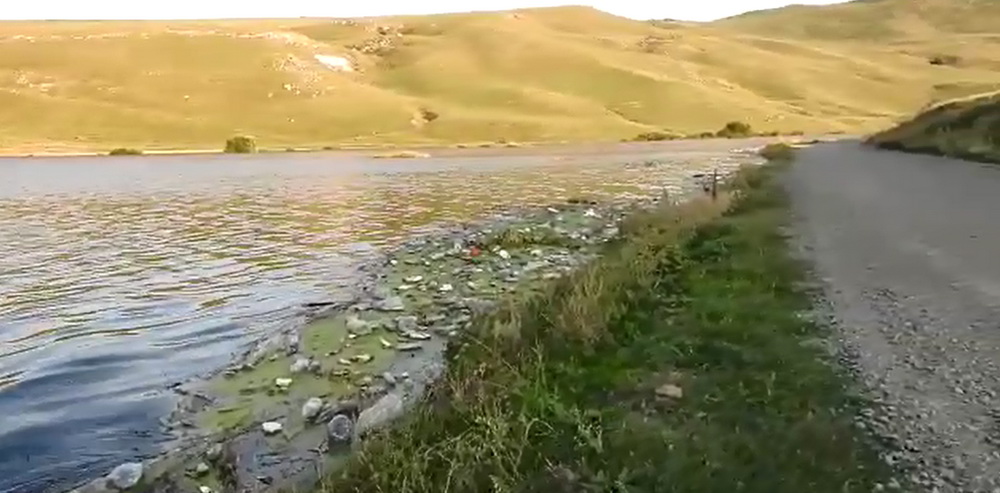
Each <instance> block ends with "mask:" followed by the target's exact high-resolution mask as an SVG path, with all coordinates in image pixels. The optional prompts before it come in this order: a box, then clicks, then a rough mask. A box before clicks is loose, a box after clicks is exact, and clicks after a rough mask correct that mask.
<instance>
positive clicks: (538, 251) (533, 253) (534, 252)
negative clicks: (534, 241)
mask: <svg viewBox="0 0 1000 493" xmlns="http://www.w3.org/2000/svg"><path fill="white" fill-rule="evenodd" d="M544 254H545V252H543V251H542V250H541V249H540V248H536V249H534V250H532V251H531V256H532V257H541V256H542V255H544Z"/></svg>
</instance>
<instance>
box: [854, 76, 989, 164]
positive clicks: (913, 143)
mask: <svg viewBox="0 0 1000 493" xmlns="http://www.w3.org/2000/svg"><path fill="white" fill-rule="evenodd" d="M868 143H869V144H872V145H875V146H878V147H881V148H884V149H892V150H900V151H907V152H918V153H925V154H935V155H940V156H950V157H957V158H962V159H970V160H976V161H985V162H994V163H1000V92H998V93H993V94H986V95H982V96H979V97H973V98H967V99H961V100H955V101H951V102H948V103H945V104H942V105H939V106H936V107H934V108H931V109H930V110H928V111H925V112H924V113H921V114H919V115H917V116H916V117H914V118H913V119H912V120H909V121H907V122H904V123H902V124H900V125H898V126H896V127H894V128H891V129H889V130H886V131H883V132H880V133H877V134H875V135H872V136H871V137H869V138H868Z"/></svg>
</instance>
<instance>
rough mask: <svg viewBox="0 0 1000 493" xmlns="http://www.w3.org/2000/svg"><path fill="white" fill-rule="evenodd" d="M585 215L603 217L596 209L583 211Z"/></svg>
mask: <svg viewBox="0 0 1000 493" xmlns="http://www.w3.org/2000/svg"><path fill="white" fill-rule="evenodd" d="M583 217H601V216H600V214H598V213H597V212H596V211H594V209H587V210H586V211H584V212H583Z"/></svg>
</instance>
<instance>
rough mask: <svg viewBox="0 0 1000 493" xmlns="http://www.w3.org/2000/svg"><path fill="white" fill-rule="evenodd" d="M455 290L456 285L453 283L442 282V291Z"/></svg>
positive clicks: (439, 289)
mask: <svg viewBox="0 0 1000 493" xmlns="http://www.w3.org/2000/svg"><path fill="white" fill-rule="evenodd" d="M454 290H455V287H454V286H452V285H451V284H442V285H441V287H440V288H438V291H441V292H442V293H450V292H452V291H454Z"/></svg>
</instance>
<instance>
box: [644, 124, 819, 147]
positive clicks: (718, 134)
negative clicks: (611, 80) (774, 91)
mask: <svg viewBox="0 0 1000 493" xmlns="http://www.w3.org/2000/svg"><path fill="white" fill-rule="evenodd" d="M804 134H805V132H803V131H801V130H792V131H786V132H782V131H778V130H771V131H768V132H757V131H755V130H754V129H753V127H751V126H750V124H749V123H746V122H742V121H731V122H729V123H726V125H725V126H723V127H722V128H721V129H719V130H717V131H715V132H701V133H696V134H690V135H682V134H677V133H671V132H662V131H656V132H643V133H641V134H639V135H636V136H635V137H633V138H632V139H631V140H633V141H636V142H656V141H663V140H695V139H746V138H750V137H778V136H780V135H791V136H801V135H804Z"/></svg>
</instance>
